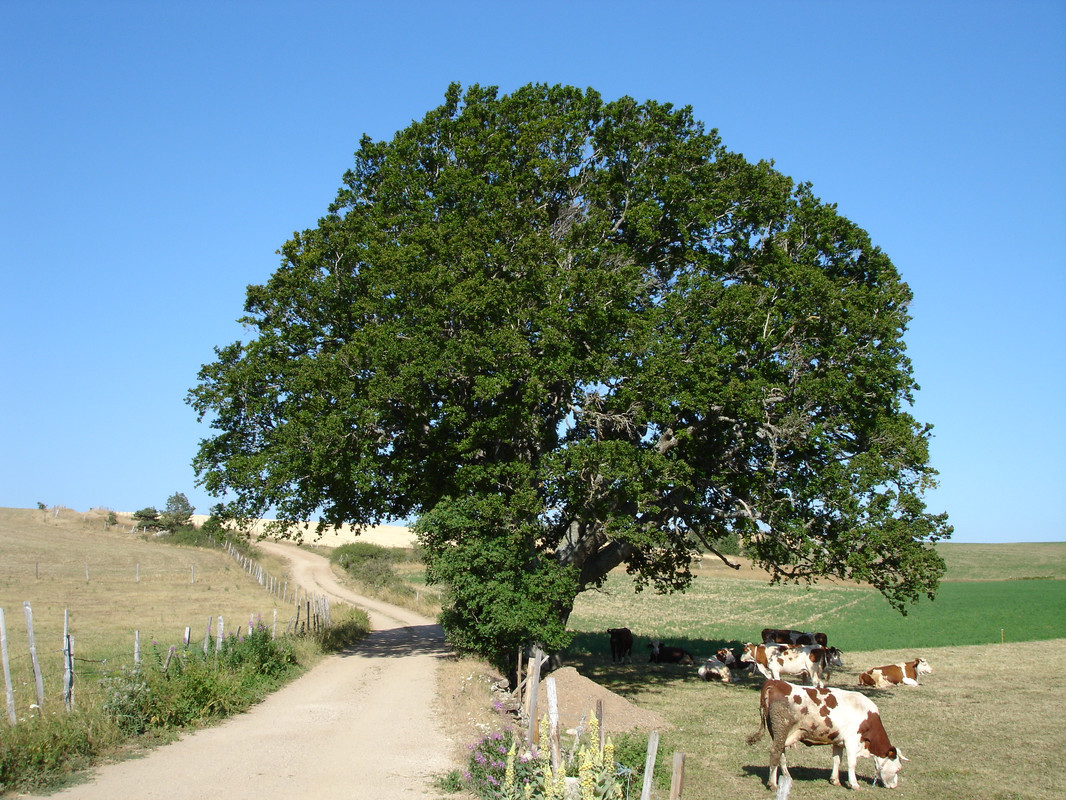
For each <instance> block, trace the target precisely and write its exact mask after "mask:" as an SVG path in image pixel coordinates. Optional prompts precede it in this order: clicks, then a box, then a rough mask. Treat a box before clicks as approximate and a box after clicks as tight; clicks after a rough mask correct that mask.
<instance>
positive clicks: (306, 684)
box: [50, 542, 451, 800]
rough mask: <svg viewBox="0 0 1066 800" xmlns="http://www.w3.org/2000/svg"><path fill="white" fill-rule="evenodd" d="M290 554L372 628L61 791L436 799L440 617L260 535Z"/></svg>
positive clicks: (310, 580) (238, 799) (107, 796)
mask: <svg viewBox="0 0 1066 800" xmlns="http://www.w3.org/2000/svg"><path fill="white" fill-rule="evenodd" d="M260 546H261V547H263V548H264V549H266V550H270V551H271V552H275V553H278V554H280V555H283V556H284V557H286V558H288V559H289V560H290V561H291V562H292V567H291V571H292V575H293V577H294V578H295V580H296V582H297V583H299V584H300V585H301V586H303V587H305V588H306V589H309V590H311V591H314V592H318V593H320V594H326V595H329V596H330V597H331V598H332V599H334V600H341V601H344V602H347V603H352V604H354V605H357V606H361V607H362V608H365V609H366V611H367V613H368V614H369V615H370V622H371V626H372V628H373V633H371V634H370V636H368V637H367V638H366V639H364V640H363V641H362V642H361V643H360V644H359V645H358V646H357V647H356V648H354V649H353V650H352V651H351V652H350V653H345V654H343V655H337V656H332V657H330V658H328V659H326V660H325V661H324V662H323V663H321V664H320V665H318V666H317V667H315V668H314V669H313V670H312V671H311V672H309V673H308V674H307V675H305V676H303V677H302V678H300V679H299V680H297V681H295V682H294V683H292V684H290V685H288V686H286V687H285V688H284V689H282V690H281V691H279V692H276V693H275V694H273V695H271V696H270V697H269V698H267V700H265V701H264V702H263V703H261V704H259V705H258V706H256V707H255V708H253V709H251V711H249V712H248V713H246V714H242V715H240V716H237V717H234V718H232V719H230V720H227V721H226V722H224V723H223V724H221V725H218V726H217V727H214V728H208V729H206V730H201V731H197V732H195V733H192V734H189V735H187V736H185V737H183V738H182V739H181V740H179V741H177V742H174V743H172V744H170V745H167V746H165V747H161V748H159V749H157V750H154V751H152V752H151V753H149V754H148V755H147V756H145V757H144V758H142V759H138V760H134V761H125V762H122V763H120V764H110V765H107V766H104V767H102V768H100V769H99V770H98V771H97V772H96V773H95V776H94V778H93V781H92V783H89V784H85V785H82V786H76V787H73V788H71V789H67V790H65V791H63V792H59V793H57V794H53V795H50V797H51V798H67V799H68V800H116V799H120V798H137V800H194V799H195V800H200V799H201V798H202V799H203V800H216V799H217V800H301V798H316V800H319V799H320V798H334V797H350V798H375V800H407V798H421V799H422V800H426V798H438V797H440V796H441V795H440V793H439V792H438V791H437V790H436V789H435V788H434V786H433V778H434V776H439V775H442V774H444V773H446V772H448V771H449V770H450V769H451V765H450V763H449V761H448V752H449V743H448V741H447V739H446V737H445V736H444V734H443V733H442V732H441V730H440V727H439V726H438V725H437V722H436V719H435V718H434V697H435V690H436V681H435V673H436V668H437V662H438V659H439V658H440V657H441V656H442V655H444V654H445V653H446V649H445V645H444V637H443V633H442V631H441V629H440V627H439V626H438V625H435V624H433V623H432V622H431V621H430V620H428V619H425V618H424V617H421V616H419V615H417V614H414V613H412V612H409V611H406V610H404V609H401V608H397V607H396V606H391V605H388V604H386V603H381V602H379V601H376V600H372V599H369V598H366V597H360V596H358V595H355V594H353V593H352V592H350V591H349V590H347V589H345V588H344V587H343V586H341V585H340V583H338V581H337V580H336V578H335V577H334V575H333V572H332V570H331V569H330V566H329V563H328V562H327V561H326V559H324V558H322V557H321V556H319V555H315V554H313V553H308V552H306V551H304V550H300V549H297V548H296V547H293V546H291V545H288V544H276V543H269V542H263V543H261V545H260Z"/></svg>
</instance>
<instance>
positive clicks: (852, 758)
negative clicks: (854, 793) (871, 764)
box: [848, 742, 859, 789]
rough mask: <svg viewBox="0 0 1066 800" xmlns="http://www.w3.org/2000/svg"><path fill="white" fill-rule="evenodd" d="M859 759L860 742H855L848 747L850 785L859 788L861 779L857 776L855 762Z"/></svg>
mask: <svg viewBox="0 0 1066 800" xmlns="http://www.w3.org/2000/svg"><path fill="white" fill-rule="evenodd" d="M858 759H859V748H858V742H854V743H853V744H852V746H851V747H849V748H848V786H850V787H851V788H852V789H858V788H859V781H858V779H857V778H856V777H855V762H856V761H858Z"/></svg>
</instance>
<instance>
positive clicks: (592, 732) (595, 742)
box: [589, 711, 600, 750]
mask: <svg viewBox="0 0 1066 800" xmlns="http://www.w3.org/2000/svg"><path fill="white" fill-rule="evenodd" d="M589 746H590V747H593V748H595V749H596V750H599V749H600V721H599V720H598V719H596V712H595V711H593V712H591V713H590V714H589Z"/></svg>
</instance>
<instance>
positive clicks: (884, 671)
mask: <svg viewBox="0 0 1066 800" xmlns="http://www.w3.org/2000/svg"><path fill="white" fill-rule="evenodd" d="M932 674H933V668H932V667H931V666H929V662H928V661H926V660H925V659H924V658H916V659H914V660H913V661H904V662H903V663H902V664H886V665H885V666H883V667H874V668H873V669H868V670H866V672H864V673H862V674H861V675H860V676H859V685H860V686H873V687H875V688H877V689H885V688H888V687H889V686H898V685H899V684H901V683H902V684H903V685H904V686H918V685H919V683H918V676H919V675H932Z"/></svg>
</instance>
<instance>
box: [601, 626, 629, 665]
mask: <svg viewBox="0 0 1066 800" xmlns="http://www.w3.org/2000/svg"><path fill="white" fill-rule="evenodd" d="M607 633H608V634H610V636H611V661H613V662H614V663H616V664H621V663H622V662H624V661H628V662H629V663H630V664H632V663H633V632H632V631H630V630H629V628H608V629H607Z"/></svg>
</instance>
